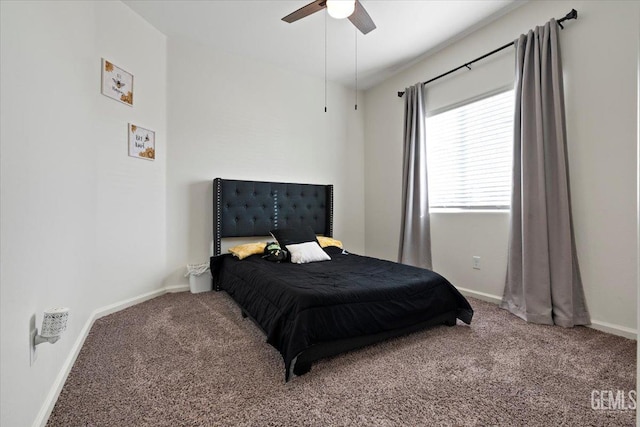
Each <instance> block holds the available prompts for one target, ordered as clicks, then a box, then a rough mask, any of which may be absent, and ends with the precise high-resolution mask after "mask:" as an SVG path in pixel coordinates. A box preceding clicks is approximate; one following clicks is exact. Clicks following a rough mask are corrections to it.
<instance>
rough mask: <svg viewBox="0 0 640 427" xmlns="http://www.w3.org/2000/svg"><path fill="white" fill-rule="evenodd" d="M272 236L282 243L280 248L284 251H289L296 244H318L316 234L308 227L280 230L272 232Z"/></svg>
mask: <svg viewBox="0 0 640 427" xmlns="http://www.w3.org/2000/svg"><path fill="white" fill-rule="evenodd" d="M271 235H272V236H273V238H274V239H276V240H277V241H278V243H280V247H281V248H282V249H284V250H288V249H289V248H288V246H289V245H292V244H295V243H304V242H315V243H318V240H317V239H316V234H315V233H314V232H313V229H312V228H311V227H309V226H308V225H306V226H303V227H298V228H278V229H277V230H271Z"/></svg>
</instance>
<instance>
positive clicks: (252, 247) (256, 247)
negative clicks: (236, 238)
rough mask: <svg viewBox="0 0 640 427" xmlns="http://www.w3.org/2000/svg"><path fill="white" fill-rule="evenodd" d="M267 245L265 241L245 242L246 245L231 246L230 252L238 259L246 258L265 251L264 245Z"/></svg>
mask: <svg viewBox="0 0 640 427" xmlns="http://www.w3.org/2000/svg"><path fill="white" fill-rule="evenodd" d="M265 246H267V244H266V243H265V242H257V243H245V244H244V245H238V246H234V247H232V248H229V252H231V253H232V254H233V256H235V257H237V258H238V259H245V258H246V257H248V256H250V255H257V254H262V253H264V247H265Z"/></svg>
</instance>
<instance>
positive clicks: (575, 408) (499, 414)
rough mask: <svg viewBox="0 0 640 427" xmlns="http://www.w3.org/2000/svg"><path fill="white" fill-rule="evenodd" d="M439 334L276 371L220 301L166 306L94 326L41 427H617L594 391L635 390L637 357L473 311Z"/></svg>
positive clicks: (620, 418) (593, 338) (599, 338)
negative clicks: (290, 372) (596, 403)
mask: <svg viewBox="0 0 640 427" xmlns="http://www.w3.org/2000/svg"><path fill="white" fill-rule="evenodd" d="M470 302H471V305H472V306H473V307H474V309H475V317H474V321H473V323H472V324H471V326H466V325H462V324H461V323H459V324H458V325H457V326H455V327H446V326H441V327H437V328H433V329H430V330H427V331H423V332H418V333H415V334H413V335H410V336H407V337H403V338H398V339H395V340H392V341H388V342H385V343H382V344H378V345H375V346H371V347H368V348H365V349H362V350H359V351H354V352H351V353H348V354H344V355H341V356H337V357H334V358H332V359H329V360H324V361H321V362H318V363H317V364H316V365H314V366H313V368H312V370H311V372H309V373H308V374H307V375H304V376H301V377H296V378H294V379H293V380H292V381H290V382H289V383H286V384H285V383H284V374H283V369H284V368H283V362H282V359H281V357H280V355H279V354H278V352H277V351H276V350H275V349H273V348H272V347H271V346H269V345H268V344H266V343H265V338H264V335H263V334H262V333H261V332H260V330H259V329H258V328H257V327H256V326H255V325H254V324H253V323H252V322H251V321H250V320H248V319H243V318H241V316H240V312H239V309H238V308H237V306H236V305H235V303H234V302H233V301H232V300H231V299H230V298H229V297H228V296H227V295H226V294H225V293H205V294H198V295H192V294H190V293H180V294H167V295H164V296H162V297H159V298H156V299H153V300H151V301H147V302H145V303H143V304H140V305H137V306H134V307H131V308H129V309H126V310H124V311H121V312H118V313H115V314H112V315H110V316H107V317H104V318H102V319H100V320H98V321H97V322H96V323H95V325H94V327H93V329H92V330H91V332H90V334H89V337H88V338H87V341H86V343H85V345H84V347H83V348H82V351H81V353H80V355H79V357H78V360H77V362H76V364H75V365H74V367H73V369H72V371H71V373H70V375H69V378H68V380H67V382H66V384H65V386H64V389H63V390H62V393H61V395H60V398H59V399H58V402H57V404H56V406H55V409H54V411H53V414H52V415H51V417H50V419H49V423H48V425H49V426H214V425H215V426H217V425H221V426H235V425H241V426H280V425H287V426H301V425H309V426H404V425H410V426H417V425H423V426H432V425H513V426H525V425H531V426H550V425H571V426H574V425H575V426H586V425H593V426H605V425H612V426H614V425H615V426H622V425H629V426H631V425H635V411H632V410H594V409H592V408H591V394H592V390H594V389H595V390H623V391H626V392H628V391H629V390H633V389H635V366H636V343H635V341H632V340H627V339H624V338H619V337H615V336H612V335H607V334H604V333H601V332H597V331H594V330H592V329H589V328H583V327H578V328H574V329H563V328H560V327H550V326H539V325H532V324H527V323H525V322H524V321H522V320H520V319H518V318H517V317H515V316H513V315H511V314H509V313H507V312H506V311H504V310H500V309H499V308H497V307H496V306H494V305H492V304H488V303H485V302H482V301H477V300H472V299H470Z"/></svg>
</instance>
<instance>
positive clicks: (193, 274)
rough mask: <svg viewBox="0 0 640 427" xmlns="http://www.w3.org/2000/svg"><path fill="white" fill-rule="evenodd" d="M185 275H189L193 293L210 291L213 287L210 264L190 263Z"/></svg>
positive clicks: (190, 287)
mask: <svg viewBox="0 0 640 427" xmlns="http://www.w3.org/2000/svg"><path fill="white" fill-rule="evenodd" d="M185 276H189V289H190V290H191V293H192V294H197V293H200V292H208V291H210V290H211V289H212V286H211V273H209V264H188V265H187V274H185Z"/></svg>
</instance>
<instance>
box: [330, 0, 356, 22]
mask: <svg viewBox="0 0 640 427" xmlns="http://www.w3.org/2000/svg"><path fill="white" fill-rule="evenodd" d="M355 10H356V0H327V12H329V15H330V16H331V17H332V18H335V19H344V18H348V17H349V16H351V15H352V14H353V12H354V11H355Z"/></svg>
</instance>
